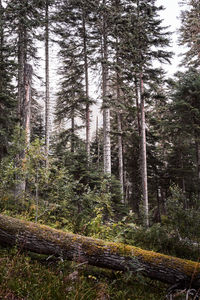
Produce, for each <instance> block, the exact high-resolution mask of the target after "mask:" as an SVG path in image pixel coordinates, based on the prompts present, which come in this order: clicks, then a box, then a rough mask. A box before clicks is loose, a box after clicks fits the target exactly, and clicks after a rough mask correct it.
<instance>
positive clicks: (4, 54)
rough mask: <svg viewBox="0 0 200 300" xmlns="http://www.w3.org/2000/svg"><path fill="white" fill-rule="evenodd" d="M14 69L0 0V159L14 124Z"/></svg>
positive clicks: (6, 146)
mask: <svg viewBox="0 0 200 300" xmlns="http://www.w3.org/2000/svg"><path fill="white" fill-rule="evenodd" d="M14 71H15V64H14V59H13V47H12V46H11V44H10V43H9V41H8V23H7V22H6V16H5V8H4V7H3V6H2V2H1V1H0V160H1V159H2V157H3V156H4V155H5V154H6V153H7V151H8V144H9V142H10V137H11V136H12V133H13V129H14V127H15V125H16V98H15V94H14V92H15V91H14V86H13V84H12V79H13V78H14Z"/></svg>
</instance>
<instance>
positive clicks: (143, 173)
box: [140, 74, 149, 227]
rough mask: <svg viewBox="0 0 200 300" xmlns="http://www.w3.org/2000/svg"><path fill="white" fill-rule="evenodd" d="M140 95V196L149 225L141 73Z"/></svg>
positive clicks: (141, 80) (146, 221) (141, 81)
mask: <svg viewBox="0 0 200 300" xmlns="http://www.w3.org/2000/svg"><path fill="white" fill-rule="evenodd" d="M140 97H141V160H142V162H141V163H142V165H141V178H142V197H143V203H144V215H145V225H146V226H147V227H148V226H149V202H148V186H147V154H146V121H145V108H144V87H143V78H142V74H141V75H140Z"/></svg>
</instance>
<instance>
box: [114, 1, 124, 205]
mask: <svg viewBox="0 0 200 300" xmlns="http://www.w3.org/2000/svg"><path fill="white" fill-rule="evenodd" d="M115 3H116V8H117V9H118V5H119V4H120V2H119V1H116V2H115ZM118 44H119V41H118V38H116V63H117V71H116V77H117V103H120V102H121V93H120V91H121V90H120V77H121V76H120V75H121V74H120V71H119V67H120V59H119V46H118ZM119 109H120V108H119ZM117 127H118V169H119V181H120V186H121V201H122V203H124V163H123V145H122V120H121V113H120V111H118V113H117Z"/></svg>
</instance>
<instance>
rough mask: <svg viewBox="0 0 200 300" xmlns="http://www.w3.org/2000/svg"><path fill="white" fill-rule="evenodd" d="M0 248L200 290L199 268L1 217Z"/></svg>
mask: <svg viewBox="0 0 200 300" xmlns="http://www.w3.org/2000/svg"><path fill="white" fill-rule="evenodd" d="M0 244H1V245H10V246H14V245H16V246H18V247H20V248H22V249H23V250H29V251H32V252H36V253H40V254H47V255H54V256H60V257H62V258H63V259H68V260H74V261H78V262H87V263H88V264H90V265H94V266H98V267H103V268H109V269H113V270H119V271H133V272H140V273H141V274H142V275H144V276H147V277H149V278H151V279H156V280H159V281H162V282H165V283H168V284H175V283H179V284H182V286H183V287H186V286H187V287H190V288H191V287H194V288H200V264H199V263H198V262H193V261H189V260H183V259H179V258H176V257H171V256H167V255H163V254H160V253H155V252H153V251H147V250H143V249H140V248H137V247H134V246H128V245H124V244H120V243H114V242H105V241H103V240H99V239H94V238H90V237H85V236H80V235H76V234H72V233H66V232H63V231H59V230H55V229H52V228H50V227H48V226H44V225H39V224H35V223H32V222H27V221H23V220H19V219H15V218H11V217H8V216H5V215H0Z"/></svg>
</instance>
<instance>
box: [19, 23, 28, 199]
mask: <svg viewBox="0 0 200 300" xmlns="http://www.w3.org/2000/svg"><path fill="white" fill-rule="evenodd" d="M26 39H27V35H26V28H25V27H24V25H23V23H22V20H21V19H20V20H19V25H18V118H19V124H20V129H23V130H24V132H25V145H24V149H23V150H22V151H21V152H20V153H19V154H18V157H17V164H24V163H25V155H26V153H25V152H26V147H28V146H29V142H30V114H31V112H30V105H31V102H30V101H31V96H30V95H31V87H30V85H31V76H32V67H31V66H30V65H28V64H27V63H26V58H27V55H26V52H27V41H26ZM16 179H17V180H18V183H17V184H16V186H15V198H17V197H18V196H19V195H21V194H23V193H24V192H25V189H26V180H25V178H24V175H23V174H21V175H20V176H18V175H17V178H16Z"/></svg>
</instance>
